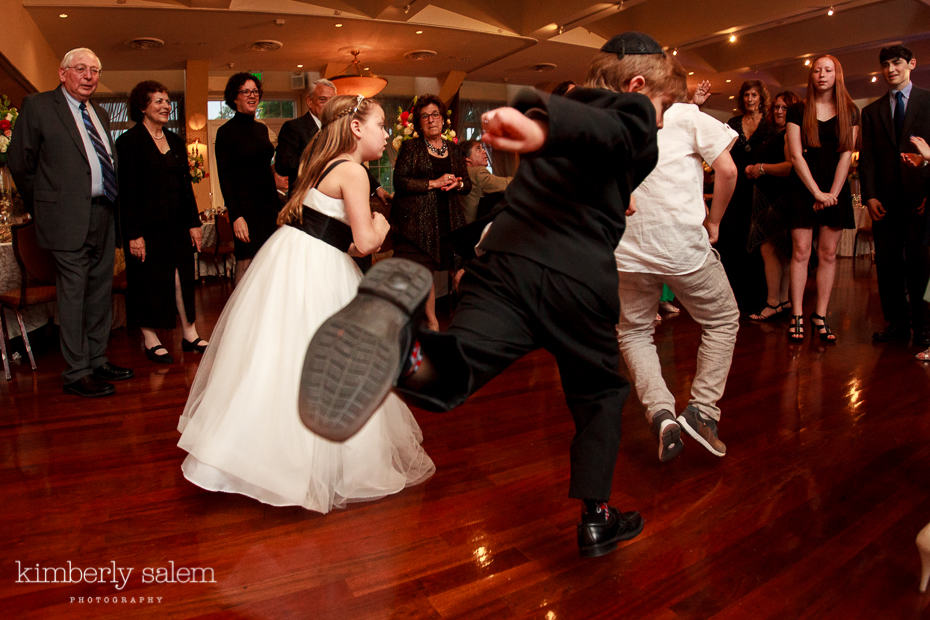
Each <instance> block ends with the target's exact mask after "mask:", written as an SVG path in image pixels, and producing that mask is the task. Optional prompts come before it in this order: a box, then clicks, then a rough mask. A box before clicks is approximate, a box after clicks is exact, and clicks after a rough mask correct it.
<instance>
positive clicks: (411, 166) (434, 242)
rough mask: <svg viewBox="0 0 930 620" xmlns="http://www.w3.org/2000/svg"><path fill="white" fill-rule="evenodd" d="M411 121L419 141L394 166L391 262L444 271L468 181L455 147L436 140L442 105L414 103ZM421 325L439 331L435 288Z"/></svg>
mask: <svg viewBox="0 0 930 620" xmlns="http://www.w3.org/2000/svg"><path fill="white" fill-rule="evenodd" d="M412 116H413V119H414V121H413V122H414V127H416V128H417V129H418V130H419V136H420V137H419V138H418V139H412V140H407V141H405V142H404V143H403V145H402V146H401V148H400V152H399V153H398V155H397V163H396V164H395V166H394V192H395V193H394V204H393V206H392V208H391V228H392V235H393V241H394V256H397V257H401V258H407V259H410V260H412V261H415V262H417V263H420V264H421V265H425V266H426V267H429V268H430V269H432V270H433V271H448V270H450V269H453V268H454V262H455V261H454V257H453V251H452V244H451V242H450V241H449V233H450V232H451V231H453V230H455V229H456V228H460V227H461V226H463V225H464V224H465V216H464V212H463V210H462V208H461V206H460V205H459V201H458V200H456V199H455V198H454V194H459V195H462V196H467V195H468V193H469V192H470V191H471V179H469V178H468V169H467V167H466V165H465V158H464V157H463V156H462V153H461V152H460V150H459V149H458V147H456V145H455V144H453V143H451V142H449V141H447V140H444V139H443V138H442V130H443V124H444V123H445V118H446V106H445V104H444V103H443V102H442V100H441V99H439V97H436V96H435V95H424V96H422V97H419V98H418V99H417V102H416V104H415V105H414V107H413V115H412ZM426 320H427V323H428V326H429V328H430V329H433V330H438V329H439V320H438V319H437V318H436V291H435V287H434V288H433V289H431V290H430V294H429V298H428V299H427V301H426Z"/></svg>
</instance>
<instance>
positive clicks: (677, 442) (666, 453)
mask: <svg viewBox="0 0 930 620" xmlns="http://www.w3.org/2000/svg"><path fill="white" fill-rule="evenodd" d="M652 434H653V435H655V436H656V439H658V440H659V460H660V461H662V462H663V463H667V462H668V461H671V460H672V459H673V458H675V457H676V456H678V455H679V454H680V453H681V449H682V448H684V447H685V446H684V444H683V443H681V427H680V426H678V422H676V421H675V414H674V413H672V412H671V411H669V410H668V409H662V410H661V411H658V412H656V413H655V415H653V416H652Z"/></svg>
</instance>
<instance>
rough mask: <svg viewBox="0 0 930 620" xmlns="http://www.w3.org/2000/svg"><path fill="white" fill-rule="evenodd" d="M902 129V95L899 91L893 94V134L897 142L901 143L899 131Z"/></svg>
mask: <svg viewBox="0 0 930 620" xmlns="http://www.w3.org/2000/svg"><path fill="white" fill-rule="evenodd" d="M903 129H904V93H902V92H901V91H900V90H899V91H898V92H896V93H895V94H894V133H895V137H896V138H897V139H898V142H900V141H901V138H902V137H903V136H901V131H902V130H903Z"/></svg>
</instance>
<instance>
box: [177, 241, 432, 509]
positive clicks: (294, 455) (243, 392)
mask: <svg viewBox="0 0 930 620" xmlns="http://www.w3.org/2000/svg"><path fill="white" fill-rule="evenodd" d="M360 279H361V273H360V271H359V269H358V267H357V266H356V265H355V263H354V262H353V261H352V259H351V258H350V257H349V256H348V255H346V254H345V253H343V252H340V251H339V250H337V249H336V248H333V247H332V246H329V245H327V244H326V243H323V242H322V241H319V240H318V239H315V238H313V237H310V236H309V235H307V234H306V233H304V232H302V231H300V230H297V229H295V228H292V227H290V226H282V227H281V228H280V229H279V230H278V231H276V232H275V233H274V235H272V237H271V238H270V239H269V240H268V241H267V242H266V243H265V244H264V246H262V249H261V250H260V251H259V253H258V254H257V255H256V257H255V259H254V260H253V261H252V264H251V265H250V266H249V269H248V271H247V272H246V274H245V276H244V277H243V279H242V281H241V282H239V284H238V285H237V286H236V289H235V290H234V292H233V294H232V296H231V297H230V298H229V301H228V302H227V304H226V307H225V308H224V309H223V312H222V314H221V315H220V318H219V321H218V322H217V324H216V327H215V328H214V330H213V334H212V336H211V338H210V346H209V347H208V348H207V351H206V353H204V356H203V360H202V361H201V363H200V367H199V368H198V370H197V375H196V377H195V378H194V384H193V386H192V387H191V393H190V396H189V397H188V400H187V405H186V406H185V407H184V413H183V414H182V415H181V419H180V420H179V422H178V431H180V432H181V439H180V441H179V442H178V446H179V447H180V448H182V449H184V450H186V451H187V452H188V453H189V455H188V456H187V458H186V459H185V460H184V463H183V465H182V466H181V469H182V470H183V472H184V476H185V477H186V478H187V479H188V480H189V481H191V482H193V483H194V484H196V485H198V486H200V487H203V488H204V489H208V490H211V491H226V492H230V493H240V494H242V495H247V496H249V497H252V498H254V499H257V500H259V501H262V502H264V503H266V504H272V505H275V506H303V507H304V508H308V509H310V510H315V511H318V512H323V513H325V512H329V511H330V510H331V509H332V508H333V507H339V508H341V507H343V506H344V505H345V504H346V503H347V502H352V501H365V500H372V499H377V498H380V497H384V496H385V495H389V494H391V493H397V492H398V491H400V490H402V489H403V488H405V487H407V486H409V485H414V484H417V483H420V482H422V481H424V480H426V479H427V478H429V477H430V476H431V475H432V474H433V472H434V471H435V466H434V465H433V462H432V460H431V459H430V458H429V456H427V454H426V452H425V451H424V450H423V448H422V446H421V445H420V442H421V441H422V439H423V436H422V433H421V432H420V427H419V426H418V425H417V422H416V420H415V419H414V417H413V414H412V413H411V412H410V410H409V409H408V408H407V406H406V405H404V403H403V402H402V401H401V400H400V399H399V398H397V397H396V396H395V395H393V394H391V395H390V396H388V398H387V400H386V401H385V402H384V404H383V405H382V406H381V408H380V409H378V411H377V412H376V413H375V414H374V415H373V416H372V417H371V420H369V422H368V423H367V424H366V425H365V426H364V427H363V428H362V430H361V431H359V433H358V434H357V435H355V436H354V437H352V438H351V439H349V440H348V441H346V442H345V443H333V442H330V441H327V440H325V439H323V438H321V437H318V436H316V435H314V434H313V433H311V432H310V431H309V430H307V429H306V427H304V426H303V424H301V422H300V419H299V418H298V414H297V391H298V382H299V380H300V371H301V368H302V367H303V360H304V353H305V352H306V349H307V344H308V343H309V342H310V338H311V337H312V336H313V333H314V332H315V331H316V329H317V328H318V327H319V325H320V324H321V323H322V322H323V321H324V320H325V319H326V318H328V317H329V316H331V315H332V314H333V313H335V312H336V311H337V310H339V309H340V308H342V307H343V306H345V305H346V304H347V303H348V302H349V301H350V300H351V299H352V298H353V297H354V296H355V292H356V289H357V288H358V282H359V280H360Z"/></svg>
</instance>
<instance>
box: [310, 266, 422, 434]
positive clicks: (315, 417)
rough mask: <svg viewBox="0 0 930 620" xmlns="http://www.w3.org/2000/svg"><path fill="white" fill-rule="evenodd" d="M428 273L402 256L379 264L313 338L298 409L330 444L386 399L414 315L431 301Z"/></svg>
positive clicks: (399, 367) (406, 352)
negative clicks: (355, 292) (352, 297)
mask: <svg viewBox="0 0 930 620" xmlns="http://www.w3.org/2000/svg"><path fill="white" fill-rule="evenodd" d="M432 283H433V276H432V275H431V274H430V271H429V269H427V268H426V267H423V266H421V265H418V264H417V263H414V262H413V261H409V260H405V259H402V258H391V259H388V260H384V261H380V262H378V263H376V264H375V265H374V266H373V267H372V268H371V269H370V270H369V271H368V273H366V274H365V277H364V278H362V280H361V282H359V285H358V295H357V296H356V297H355V299H353V300H352V301H351V302H349V304H348V305H347V306H345V307H344V308H343V309H342V310H340V311H339V312H337V313H336V314H334V315H333V316H331V317H329V318H328V319H327V320H326V321H325V322H324V323H323V324H322V325H321V326H320V328H319V329H317V330H316V333H315V334H314V335H313V338H312V339H311V340H310V344H309V346H308V347H307V354H306V357H305V358H304V365H303V369H302V371H301V375H300V391H299V394H298V398H297V410H298V412H299V413H300V419H301V421H302V422H303V424H304V426H306V427H307V428H309V429H310V430H311V431H313V432H314V433H315V434H317V435H320V436H322V437H324V438H326V439H329V440H330V441H345V440H346V439H348V438H349V437H351V436H352V435H354V434H355V433H356V432H358V430H359V429H360V428H362V426H363V425H364V424H365V422H366V421H368V418H370V417H371V414H373V413H374V412H375V410H376V409H377V408H378V406H379V405H380V404H381V402H382V401H383V400H384V399H385V397H386V396H387V394H388V392H389V391H390V389H391V386H392V385H394V382H395V381H396V380H397V378H398V376H399V375H400V374H401V371H402V370H403V368H404V365H405V362H406V360H407V359H408V358H409V350H410V349H409V346H410V344H411V341H412V336H411V334H412V329H411V326H412V324H413V315H414V314H415V313H416V311H417V309H418V308H419V307H420V305H421V304H422V303H423V301H424V300H425V299H426V298H427V297H428V296H429V291H430V287H431V286H432Z"/></svg>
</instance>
